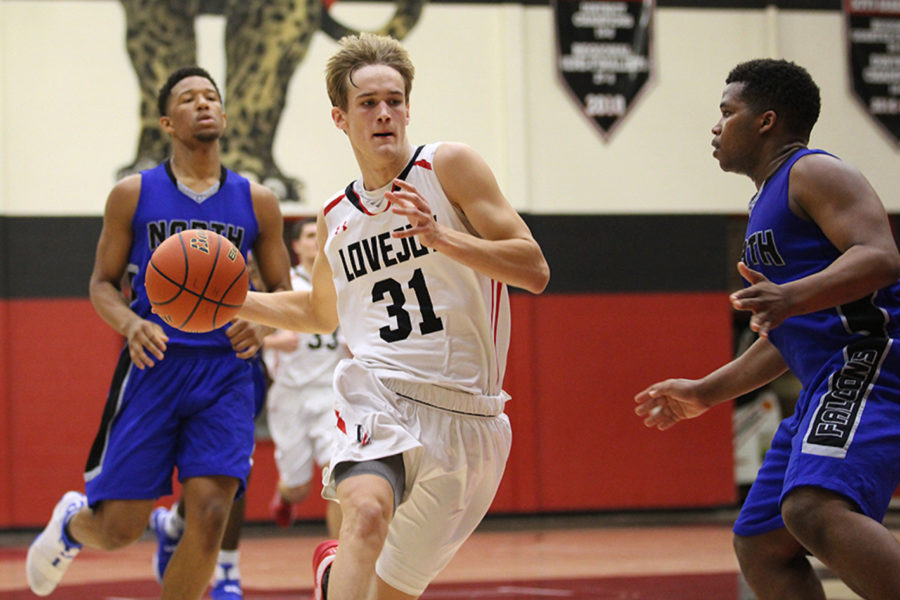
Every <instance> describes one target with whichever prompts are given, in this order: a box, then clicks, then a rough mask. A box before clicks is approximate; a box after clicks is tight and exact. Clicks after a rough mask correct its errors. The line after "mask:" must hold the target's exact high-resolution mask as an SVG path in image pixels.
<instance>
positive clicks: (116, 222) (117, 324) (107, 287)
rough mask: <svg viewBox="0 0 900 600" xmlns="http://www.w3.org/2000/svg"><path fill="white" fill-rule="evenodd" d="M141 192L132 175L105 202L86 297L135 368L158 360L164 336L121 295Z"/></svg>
mask: <svg viewBox="0 0 900 600" xmlns="http://www.w3.org/2000/svg"><path fill="white" fill-rule="evenodd" d="M140 192H141V177H140V175H133V176H131V177H127V178H125V179H123V180H122V181H120V182H119V183H118V184H116V186H115V187H113V189H112V191H111V192H110V194H109V198H107V201H106V208H105V210H104V214H103V228H102V230H101V231H100V238H99V240H98V242H97V252H96V256H95V258H94V269H93V271H92V272H91V281H90V287H89V292H90V298H91V303H92V304H93V305H94V309H95V310H96V311H97V314H99V315H100V317H101V318H102V319H103V320H104V321H106V322H107V323H108V324H109V326H110V327H112V328H113V329H115V330H116V331H117V332H119V333H120V334H122V335H123V336H125V337H126V338H127V340H128V349H129V352H130V354H131V360H132V362H133V363H134V364H135V366H137V367H138V368H139V369H143V368H144V367H152V366H153V365H154V361H153V358H154V357H155V358H156V359H158V360H162V358H163V353H164V352H165V349H166V342H167V341H168V337H167V336H166V334H165V332H164V331H163V329H162V327H160V326H159V325H158V324H157V323H154V322H152V321H147V320H145V319H142V318H141V317H139V316H138V315H137V314H136V313H135V312H134V311H132V310H131V308H130V307H129V306H128V304H127V302H126V300H125V297H124V296H123V295H122V289H121V285H122V278H123V276H124V275H125V271H126V269H127V267H128V257H129V254H130V253H131V244H132V242H133V237H134V236H133V234H132V231H131V220H132V218H133V217H134V211H135V209H136V207H137V202H138V197H139V196H140Z"/></svg>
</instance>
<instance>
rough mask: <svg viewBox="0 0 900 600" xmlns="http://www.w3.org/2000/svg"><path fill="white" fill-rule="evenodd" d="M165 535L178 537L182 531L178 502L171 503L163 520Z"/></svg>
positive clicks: (182, 521) (182, 523)
mask: <svg viewBox="0 0 900 600" xmlns="http://www.w3.org/2000/svg"><path fill="white" fill-rule="evenodd" d="M165 529H166V535H168V536H169V537H172V538H180V537H181V534H182V533H183V532H184V519H183V518H182V516H181V515H179V514H178V503H177V502H176V503H175V504H173V505H172V508H170V509H169V511H168V514H167V515H166V520H165Z"/></svg>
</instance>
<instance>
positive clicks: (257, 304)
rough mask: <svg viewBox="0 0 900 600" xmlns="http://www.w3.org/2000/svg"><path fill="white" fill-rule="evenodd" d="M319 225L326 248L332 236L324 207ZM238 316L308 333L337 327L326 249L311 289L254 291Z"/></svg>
mask: <svg viewBox="0 0 900 600" xmlns="http://www.w3.org/2000/svg"><path fill="white" fill-rule="evenodd" d="M317 227H318V240H319V248H322V249H324V248H325V242H326V241H327V240H328V231H327V229H326V226H325V215H324V210H320V211H319V215H318V221H317ZM238 316H239V317H241V318H242V319H247V320H250V321H254V322H256V323H262V324H264V325H268V326H270V327H275V328H276V329H291V330H293V331H304V332H307V333H331V332H332V331H334V330H335V328H336V327H337V325H338V318H337V293H336V292H335V289H334V281H333V280H332V272H331V266H330V265H329V264H328V259H327V258H326V257H325V252H324V250H321V251H320V252H319V254H318V255H317V256H316V260H315V262H314V263H313V272H312V290H311V291H308V292H307V291H303V290H294V291H288V292H273V293H271V294H261V293H258V292H250V293H248V294H247V299H246V300H244V305H243V306H242V307H241V310H240V311H239V312H238Z"/></svg>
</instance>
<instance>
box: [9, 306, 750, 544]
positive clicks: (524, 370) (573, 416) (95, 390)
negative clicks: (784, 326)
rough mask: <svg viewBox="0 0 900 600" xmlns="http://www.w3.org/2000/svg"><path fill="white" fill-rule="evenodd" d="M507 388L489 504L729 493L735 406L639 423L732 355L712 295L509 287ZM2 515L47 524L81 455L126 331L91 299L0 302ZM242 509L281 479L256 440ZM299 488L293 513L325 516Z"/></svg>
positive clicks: (570, 505)
mask: <svg viewBox="0 0 900 600" xmlns="http://www.w3.org/2000/svg"><path fill="white" fill-rule="evenodd" d="M512 308H513V340H512V349H511V352H510V360H509V367H508V370H507V378H506V384H505V387H506V389H507V390H508V391H509V392H510V393H511V394H512V396H513V400H512V401H511V402H510V403H509V404H508V406H507V409H508V410H507V412H508V414H509V416H510V419H511V421H512V424H513V451H512V454H511V456H510V460H509V463H508V466H507V472H506V476H505V478H504V481H503V483H502V485H501V487H500V490H499V492H498V495H497V498H496V501H495V503H494V506H493V508H492V512H494V513H535V512H559V511H569V510H615V509H641V508H682V507H684V508H686V507H704V506H721V505H725V504H729V503H732V502H733V501H734V499H735V491H734V477H733V464H732V450H731V411H730V408H729V407H728V406H721V407H718V408H716V409H714V410H712V411H710V412H709V413H708V414H707V415H704V416H703V417H702V418H700V419H698V420H696V421H692V422H690V423H685V424H681V425H679V426H678V427H676V428H674V429H672V430H669V431H667V432H659V431H655V430H654V431H651V430H647V429H646V428H644V426H643V425H642V423H641V421H640V419H639V418H638V417H637V416H635V415H634V413H633V405H634V402H633V399H632V398H633V396H634V394H635V393H637V392H638V391H640V390H641V389H643V388H644V387H646V386H647V385H649V384H650V383H653V382H655V381H657V380H659V379H661V378H665V377H675V376H684V377H697V376H701V375H703V374H705V373H706V372H708V371H709V370H711V369H713V368H715V367H716V366H718V365H720V364H722V363H723V362H725V361H727V360H728V359H729V358H730V354H731V312H730V308H729V306H728V302H727V298H726V295H725V294H724V293H685V294H678V293H666V294H621V295H619V294H604V295H600V294H573V295H565V294H557V295H543V296H531V295H527V294H516V295H514V296H513V298H512ZM0 336H2V337H0V339H5V340H7V341H6V343H5V344H0V390H2V391H3V394H2V398H0V435H2V439H3V440H4V442H3V443H2V444H0V481H2V482H3V485H2V488H0V489H2V490H3V491H2V493H0V528H6V527H33V526H39V525H42V524H44V523H45V522H46V520H47V518H48V516H49V513H50V510H51V509H52V507H53V505H54V503H55V502H56V500H57V499H58V498H59V496H60V495H61V494H62V492H64V491H65V490H67V489H83V480H82V476H81V473H82V469H83V466H84V460H85V458H86V456H87V452H88V450H89V447H90V444H91V442H92V440H93V437H94V434H95V432H96V427H97V425H98V423H99V419H100V414H101V411H102V408H103V404H104V401H105V398H106V392H107V386H108V384H109V379H110V377H111V376H112V371H113V368H114V365H115V360H116V357H117V355H118V352H119V350H120V348H121V343H122V340H121V338H120V337H119V336H118V335H117V334H115V333H114V332H113V331H111V330H110V329H109V327H108V326H107V325H106V324H105V323H103V321H102V320H101V319H100V318H99V317H98V316H97V315H96V313H95V312H94V310H93V307H92V306H91V304H90V301H89V300H87V299H70V300H7V301H5V302H2V303H0ZM254 461H255V466H254V472H253V475H252V477H251V481H250V485H249V489H248V514H247V517H248V519H249V520H268V519H269V518H270V517H269V513H268V503H269V500H270V499H271V497H272V493H273V490H274V486H275V481H276V479H277V474H276V471H275V466H274V460H273V457H272V446H271V442H267V441H262V442H260V443H259V444H258V446H257V450H256V454H255V459H254ZM317 490H318V487H317V488H316V492H314V493H313V497H312V498H310V499H308V500H307V502H306V503H305V504H304V506H303V507H302V509H301V517H304V518H311V519H312V518H316V519H317V518H321V517H322V515H324V501H322V500H321V498H319V497H318V496H317Z"/></svg>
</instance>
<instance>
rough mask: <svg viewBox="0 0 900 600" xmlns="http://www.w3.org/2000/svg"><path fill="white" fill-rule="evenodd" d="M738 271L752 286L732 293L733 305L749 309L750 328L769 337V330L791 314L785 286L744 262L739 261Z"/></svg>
mask: <svg viewBox="0 0 900 600" xmlns="http://www.w3.org/2000/svg"><path fill="white" fill-rule="evenodd" d="M737 267H738V273H740V274H741V277H743V278H744V279H746V280H747V281H748V282H749V283H750V286H749V287H746V288H744V289H742V290H738V291H736V292H734V293H733V294H731V305H732V306H733V307H734V308H735V309H737V310H748V311H750V312H752V313H753V316H751V317H750V329H751V330H752V331H755V332H756V333H758V334H759V336H760V337H764V338H767V337H769V332H770V331H771V330H773V329H775V328H776V327H778V326H779V325H781V323H782V322H783V321H784V320H785V319H786V318H788V317H789V316H790V307H791V301H790V298H789V297H788V295H787V293H786V292H785V288H784V286H780V285H777V284H775V283H772V282H771V281H769V280H768V279H766V277H765V276H764V275H763V274H762V273H760V272H758V271H754V270H753V269H751V268H750V267H748V266H747V265H745V264H744V263H743V262H739V263H738V266H737Z"/></svg>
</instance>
